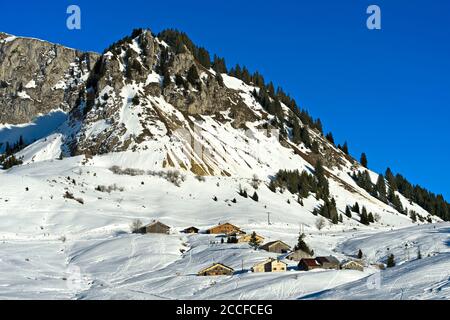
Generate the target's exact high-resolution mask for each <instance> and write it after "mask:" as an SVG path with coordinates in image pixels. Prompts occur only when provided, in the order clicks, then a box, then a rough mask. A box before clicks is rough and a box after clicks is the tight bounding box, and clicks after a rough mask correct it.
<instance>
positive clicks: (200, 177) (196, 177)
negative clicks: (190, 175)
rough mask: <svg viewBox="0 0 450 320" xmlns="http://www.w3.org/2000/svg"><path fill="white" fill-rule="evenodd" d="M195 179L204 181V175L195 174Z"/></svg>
mask: <svg viewBox="0 0 450 320" xmlns="http://www.w3.org/2000/svg"><path fill="white" fill-rule="evenodd" d="M195 179H197V180H198V181H200V182H205V181H206V178H205V177H204V176H195Z"/></svg>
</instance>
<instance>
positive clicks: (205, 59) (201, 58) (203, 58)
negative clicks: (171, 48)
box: [197, 48, 211, 70]
mask: <svg viewBox="0 0 450 320" xmlns="http://www.w3.org/2000/svg"><path fill="white" fill-rule="evenodd" d="M197 56H198V62H200V64H201V65H202V66H204V67H205V68H206V69H208V70H209V69H210V68H211V57H210V56H209V52H208V51H207V50H206V49H205V48H199V49H198V51H197Z"/></svg>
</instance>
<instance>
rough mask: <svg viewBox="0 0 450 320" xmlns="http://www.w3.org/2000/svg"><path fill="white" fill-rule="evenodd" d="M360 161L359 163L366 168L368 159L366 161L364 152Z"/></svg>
mask: <svg viewBox="0 0 450 320" xmlns="http://www.w3.org/2000/svg"><path fill="white" fill-rule="evenodd" d="M360 162H361V165H362V166H363V167H364V168H367V165H368V161H367V156H366V154H365V153H364V152H363V153H362V154H361V161H360Z"/></svg>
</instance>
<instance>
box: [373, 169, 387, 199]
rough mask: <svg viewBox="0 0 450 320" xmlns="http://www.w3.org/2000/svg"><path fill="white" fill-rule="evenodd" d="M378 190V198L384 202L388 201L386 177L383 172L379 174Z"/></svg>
mask: <svg viewBox="0 0 450 320" xmlns="http://www.w3.org/2000/svg"><path fill="white" fill-rule="evenodd" d="M376 190H377V193H378V199H380V200H381V201H382V202H384V203H386V202H387V195H386V183H385V181H384V177H383V175H382V174H380V175H379V176H378V180H377V184H376Z"/></svg>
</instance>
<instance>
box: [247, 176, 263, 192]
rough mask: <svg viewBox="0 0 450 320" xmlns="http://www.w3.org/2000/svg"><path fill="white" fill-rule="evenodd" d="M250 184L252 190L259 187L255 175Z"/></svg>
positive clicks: (259, 182)
mask: <svg viewBox="0 0 450 320" xmlns="http://www.w3.org/2000/svg"><path fill="white" fill-rule="evenodd" d="M250 184H251V186H252V188H253V189H255V190H258V188H259V185H260V184H261V181H260V180H259V178H258V176H257V175H256V174H254V175H253V178H252V182H251V183H250Z"/></svg>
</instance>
